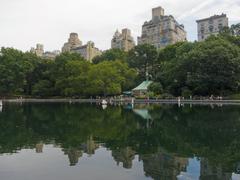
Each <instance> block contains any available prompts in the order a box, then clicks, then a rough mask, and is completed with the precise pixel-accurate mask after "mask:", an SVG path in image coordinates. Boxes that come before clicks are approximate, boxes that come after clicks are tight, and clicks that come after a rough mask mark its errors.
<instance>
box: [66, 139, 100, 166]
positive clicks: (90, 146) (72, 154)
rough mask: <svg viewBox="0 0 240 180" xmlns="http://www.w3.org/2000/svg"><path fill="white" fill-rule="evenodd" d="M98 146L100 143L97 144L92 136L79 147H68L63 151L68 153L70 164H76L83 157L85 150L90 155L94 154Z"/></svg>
mask: <svg viewBox="0 0 240 180" xmlns="http://www.w3.org/2000/svg"><path fill="white" fill-rule="evenodd" d="M98 147H99V145H98V144H96V143H95V142H94V140H93V138H92V137H91V136H90V138H89V139H88V140H87V142H86V143H83V144H81V145H80V147H79V148H68V149H63V151H64V154H67V155H68V159H69V162H70V166H75V165H76V164H77V163H78V161H79V158H80V157H82V155H83V152H84V153H87V154H88V155H92V154H94V153H95V150H96V149H97V148H98Z"/></svg>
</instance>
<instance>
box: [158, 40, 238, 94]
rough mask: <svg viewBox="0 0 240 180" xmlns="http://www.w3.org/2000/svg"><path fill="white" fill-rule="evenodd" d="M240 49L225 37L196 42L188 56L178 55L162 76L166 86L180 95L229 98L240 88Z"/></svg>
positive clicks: (186, 54)
mask: <svg viewBox="0 0 240 180" xmlns="http://www.w3.org/2000/svg"><path fill="white" fill-rule="evenodd" d="M239 55H240V49H239V47H237V46H236V45H235V44H232V43H231V42H229V41H228V40H226V39H224V38H222V37H211V38H209V39H207V40H206V41H204V42H201V43H194V47H193V48H192V50H190V51H189V52H188V53H184V54H182V55H178V56H177V57H176V59H175V61H174V64H171V65H170V66H168V68H166V69H165V73H163V78H162V80H163V81H164V85H165V86H167V87H165V88H167V89H168V90H169V91H170V92H171V93H172V94H174V95H176V96H178V95H181V94H182V90H184V89H189V90H190V91H192V92H193V94H195V95H203V96H206V95H211V94H215V95H227V94H229V93H233V92H238V91H239V85H240V81H239V78H240V59H239Z"/></svg>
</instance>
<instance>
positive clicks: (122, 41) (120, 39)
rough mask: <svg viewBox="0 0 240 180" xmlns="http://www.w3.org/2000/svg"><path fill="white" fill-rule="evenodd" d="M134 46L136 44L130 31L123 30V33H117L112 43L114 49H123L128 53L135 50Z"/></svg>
mask: <svg viewBox="0 0 240 180" xmlns="http://www.w3.org/2000/svg"><path fill="white" fill-rule="evenodd" d="M134 46H135V42H134V39H133V37H132V36H131V31H130V30H129V29H123V30H122V33H120V32H119V31H118V30H117V31H116V32H115V34H114V36H113V38H112V42H111V47H112V49H121V50H123V51H126V52H128V51H130V50H131V49H132V48H134Z"/></svg>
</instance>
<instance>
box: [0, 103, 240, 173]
mask: <svg viewBox="0 0 240 180" xmlns="http://www.w3.org/2000/svg"><path fill="white" fill-rule="evenodd" d="M148 113H149V117H151V123H149V124H148V125H147V124H146V120H145V119H143V118H141V116H139V115H137V114H135V113H133V112H132V111H130V110H124V109H122V108H121V107H108V108H107V109H106V110H104V111H102V109H101V108H100V107H99V108H98V107H95V106H92V105H80V104H75V105H68V104H37V105H29V104H25V105H23V106H17V105H7V106H5V110H4V111H3V112H2V113H1V114H0V153H14V152H15V151H17V150H19V149H22V148H35V147H38V150H37V151H39V152H41V143H42V144H43V143H44V144H47V143H52V142H54V143H55V144H56V145H59V146H60V147H62V148H63V151H64V152H65V153H66V154H67V155H68V156H69V159H70V164H72V165H74V164H76V163H77V162H78V159H79V157H80V156H81V154H82V153H87V154H89V155H91V154H94V152H95V150H96V149H97V148H98V147H99V145H98V142H103V143H104V144H105V146H106V147H107V148H109V149H111V150H112V155H113V157H114V159H115V160H116V161H117V162H122V163H124V164H125V165H124V166H125V167H126V168H128V167H131V162H132V159H133V158H134V155H135V154H139V155H140V156H141V159H142V160H143V162H144V169H145V170H146V174H149V175H150V176H152V177H154V176H153V175H151V172H149V169H148V168H147V167H149V168H150V167H151V163H150V161H148V159H151V158H156V160H155V161H153V164H152V166H153V167H154V168H155V167H157V166H158V165H157V164H154V162H157V159H159V158H161V156H168V157H170V159H174V157H175V154H176V156H177V157H192V156H194V155H197V156H198V157H204V158H205V159H207V160H208V163H209V164H211V167H221V168H222V172H223V173H225V172H232V171H234V170H235V169H236V166H237V162H238V161H239V159H240V153H239V151H238V150H239V148H240V134H239V130H240V121H239V117H240V111H239V107H237V106H235V107H232V106H226V107H222V108H214V109H210V108H208V107H193V108H188V107H185V108H177V107H175V106H174V107H172V106H151V109H149V111H148ZM39 143H40V144H39ZM37 144H38V145H37ZM159 148H160V149H162V150H163V151H162V152H165V153H164V155H160V154H159ZM149 154H150V155H149ZM166 162H167V161H166ZM172 162H173V161H172ZM146 164H148V165H146ZM173 164H174V163H173ZM160 165H162V164H160ZM166 167H168V166H166ZM174 167H175V166H174ZM154 168H153V169H154ZM156 169H157V168H156ZM175 169H177V168H175ZM180 169H181V168H180ZM177 172H178V171H177ZM153 174H154V173H153ZM172 174H174V173H172ZM175 174H176V173H175Z"/></svg>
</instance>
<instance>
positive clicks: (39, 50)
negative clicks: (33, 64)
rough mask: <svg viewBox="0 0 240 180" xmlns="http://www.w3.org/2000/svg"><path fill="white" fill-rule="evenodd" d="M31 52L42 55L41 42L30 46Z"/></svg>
mask: <svg viewBox="0 0 240 180" xmlns="http://www.w3.org/2000/svg"><path fill="white" fill-rule="evenodd" d="M30 52H31V53H33V54H36V55H37V56H38V57H42V56H43V54H44V49H43V45H42V44H37V45H36V48H34V47H32V48H31V50H30Z"/></svg>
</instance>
